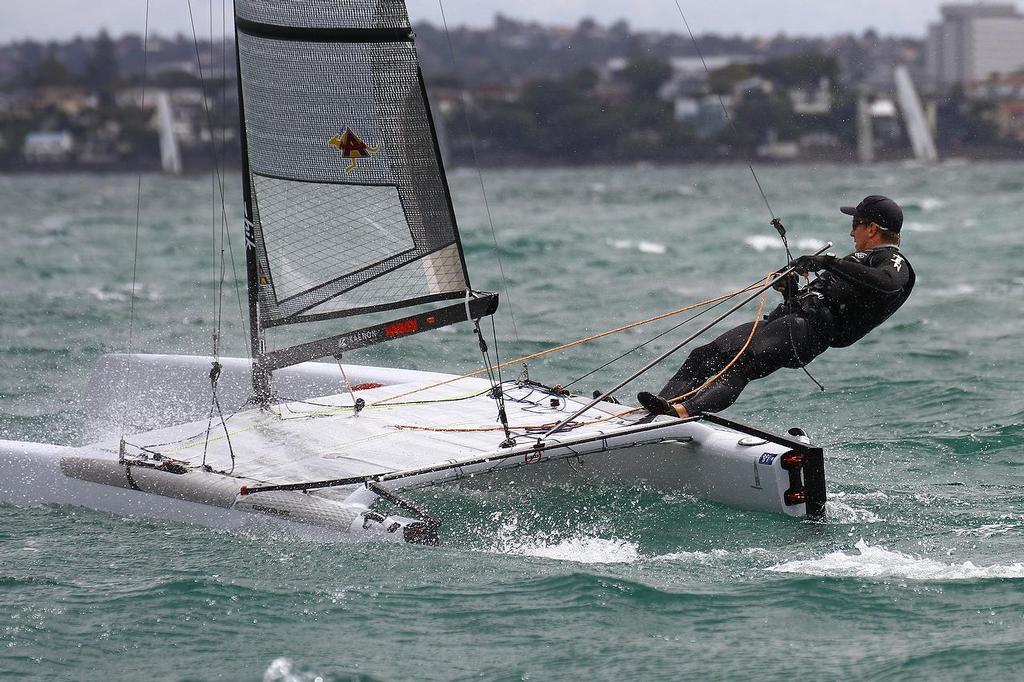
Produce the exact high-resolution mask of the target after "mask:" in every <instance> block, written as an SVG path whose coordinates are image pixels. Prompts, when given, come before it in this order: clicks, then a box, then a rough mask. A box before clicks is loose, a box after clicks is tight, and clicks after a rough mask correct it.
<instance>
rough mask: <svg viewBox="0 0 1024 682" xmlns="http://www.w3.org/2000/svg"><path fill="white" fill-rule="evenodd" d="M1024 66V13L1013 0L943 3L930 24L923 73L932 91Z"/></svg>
mask: <svg viewBox="0 0 1024 682" xmlns="http://www.w3.org/2000/svg"><path fill="white" fill-rule="evenodd" d="M1022 70H1024V15H1021V14H1020V12H1018V11H1017V8H1016V6H1015V5H1014V4H1012V3H1007V4H971V5H967V4H962V5H943V7H942V22H941V23H937V24H932V25H931V26H929V27H928V41H927V44H926V47H925V73H926V75H927V78H928V86H929V87H930V89H932V90H944V89H946V88H949V87H950V86H951V85H955V84H957V83H970V82H971V81H977V80H982V79H985V78H988V77H990V76H991V75H992V74H996V73H999V74H1007V73H1014V72H1017V71H1022Z"/></svg>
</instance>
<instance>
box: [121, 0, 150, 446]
mask: <svg viewBox="0 0 1024 682" xmlns="http://www.w3.org/2000/svg"><path fill="white" fill-rule="evenodd" d="M148 74H149V0H146V24H145V30H144V33H143V37H142V103H141V106H140V108H141V109H142V110H143V111H145V109H146V80H147V78H148ZM141 223H142V172H141V171H140V172H139V183H138V190H137V193H136V200H135V247H134V251H133V253H132V293H131V296H130V297H129V299H128V301H129V302H128V358H127V362H126V366H125V370H124V389H123V391H122V394H123V396H124V401H123V402H122V409H121V440H122V441H124V428H125V421H126V420H127V418H128V390H129V386H131V374H132V343H133V341H134V333H135V284H136V281H137V275H138V265H139V226H140V225H141Z"/></svg>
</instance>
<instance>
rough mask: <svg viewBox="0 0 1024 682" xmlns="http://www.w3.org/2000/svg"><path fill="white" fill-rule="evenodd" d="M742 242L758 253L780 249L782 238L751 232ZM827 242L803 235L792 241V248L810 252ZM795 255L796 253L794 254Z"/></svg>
mask: <svg viewBox="0 0 1024 682" xmlns="http://www.w3.org/2000/svg"><path fill="white" fill-rule="evenodd" d="M743 243H744V244H746V245H747V246H750V247H753V249H754V250H755V251H757V252H758V253H763V252H765V251H767V250H768V249H778V250H782V248H783V245H782V240H781V239H779V238H778V237H776V236H773V235H770V234H752V235H749V236H747V237H744V238H743ZM826 243H827V242H825V241H823V240H821V239H814V238H813V237H805V238H803V239H798V240H796V241H795V242H793V249H794V251H796V252H799V253H803V252H805V251H806V252H812V251H817V250H819V249H821V248H823V247H824V246H825V244H826ZM794 255H796V254H794Z"/></svg>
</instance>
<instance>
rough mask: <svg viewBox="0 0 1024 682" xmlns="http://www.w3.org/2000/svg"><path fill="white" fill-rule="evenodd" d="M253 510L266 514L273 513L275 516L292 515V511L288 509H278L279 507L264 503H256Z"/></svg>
mask: <svg viewBox="0 0 1024 682" xmlns="http://www.w3.org/2000/svg"><path fill="white" fill-rule="evenodd" d="M252 510H253V511H258V512H263V513H264V514H273V515H275V516H290V515H291V512H290V511H288V510H287V509H278V508H277V507H268V506H266V505H263V504H254V505H253V506H252Z"/></svg>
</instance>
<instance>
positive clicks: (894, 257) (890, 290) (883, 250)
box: [637, 195, 914, 417]
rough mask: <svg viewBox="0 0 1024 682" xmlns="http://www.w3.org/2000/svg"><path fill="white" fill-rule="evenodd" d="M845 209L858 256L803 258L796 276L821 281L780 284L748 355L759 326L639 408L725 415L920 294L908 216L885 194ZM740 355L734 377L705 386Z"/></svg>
mask: <svg viewBox="0 0 1024 682" xmlns="http://www.w3.org/2000/svg"><path fill="white" fill-rule="evenodd" d="M839 210H840V211H842V212H843V213H846V214H847V215H852V216H853V229H852V230H851V231H850V236H851V237H853V244H854V247H855V248H856V251H855V252H854V253H851V254H850V255H849V256H846V257H845V258H842V259H837V258H836V257H835V256H801V257H799V258H797V259H796V260H795V261H793V263H792V265H794V266H795V267H796V269H797V271H798V272H801V273H804V274H806V273H808V272H816V273H819V274H818V276H817V278H816V279H815V280H814V281H812V282H810V283H809V284H807V285H806V286H804V287H802V288H798V287H797V286H796V275H795V274H791V275H790V276H789V278H787V279H785V280H782V281H780V282H778V283H776V288H777V289H778V290H780V291H781V292H782V294H783V299H784V301H783V303H782V304H781V305H779V306H778V307H777V308H776V309H775V310H774V311H772V313H771V314H770V315H768V317H767V318H766V319H765V320H764V321H762V322H761V323H760V324H759V325H758V326H757V330H756V331H755V332H754V336H753V338H752V339H751V340H750V345H749V346H748V347H747V349H746V350H745V351H743V352H742V353H740V349H742V348H743V346H744V344H746V343H747V339H748V337H749V336H750V330H751V327H752V326H753V325H754V323H753V322H748V323H746V324H742V325H740V326H738V327H735V328H734V329H730V330H729V331H727V332H725V333H724V334H722V335H721V336H719V337H718V338H717V339H715V340H714V341H712V342H711V343H709V344H707V345H705V346H701V347H699V348H697V349H695V350H694V351H693V352H692V353H691V354H690V356H689V357H688V358H687V359H686V362H684V363H683V366H682V367H680V368H679V371H678V372H676V374H675V376H673V377H672V378H671V379H670V380H669V382H668V383H667V384H665V387H664V388H662V389H661V391H659V393H658V395H654V394H651V393H647V392H643V393H640V394H639V395H638V396H637V399H638V400H639V401H640V404H641V405H643V406H644V407H646V408H647V409H648V410H649V411H650V412H653V413H655V414H667V415H671V416H680V417H687V416H689V415H692V414H699V413H701V412H718V411H720V410H724V409H725V408H727V407H728V406H729V405H732V404H733V403H734V402H735V401H736V399H737V398H738V397H739V395H740V392H741V391H743V389H744V388H745V387H746V385H747V384H748V383H749V382H750V381H752V380H754V379H761V378H763V377H766V376H768V375H769V374H771V373H772V372H774V371H775V370H777V369H779V368H781V367H790V368H799V367H803V366H804V365H806V364H808V363H809V362H810V361H811V360H813V359H814V358H816V357H817V356H818V355H820V354H821V353H823V352H824V351H825V349H826V348H829V347H830V346H832V347H836V348H843V347H845V346H849V345H852V344H853V343H856V342H857V341H858V340H860V339H861V338H862V337H863V336H864V335H865V334H867V333H868V332H869V331H871V330H872V329H874V328H875V327H877V326H878V325H880V324H881V323H882V322H884V321H885V320H886V319H887V318H888V317H889V316H890V315H892V314H893V313H894V312H896V310H897V309H898V308H899V307H900V306H901V305H903V302H904V301H906V300H907V298H908V297H909V296H910V292H911V290H912V289H913V288H914V270H913V269H912V268H911V267H910V263H909V262H908V261H907V259H906V257H905V256H904V255H903V254H902V253H900V251H899V243H900V228H901V227H903V211H902V210H900V207H899V206H898V205H897V204H896V202H895V201H893V200H892V199H889V198H887V197H883V196H879V195H872V196H869V197H865V199H864V200H863V201H862V202H860V204H858V205H857V206H856V207H852V206H844V207H842V208H840V209H839ZM737 355H739V357H738V359H736V362H735V364H733V366H732V367H730V368H729V369H728V371H726V372H725V373H724V374H723V375H722V376H721V377H719V378H718V379H716V380H715V381H713V382H711V383H710V384H709V385H708V386H706V387H705V388H700V387H701V386H703V385H704V384H705V383H706V382H707V381H708V380H709V379H710V378H711V377H713V376H715V375H716V374H718V373H719V372H721V371H722V369H723V368H724V367H725V366H726V365H728V364H729V363H730V362H732V361H733V359H734V358H736V357H737ZM698 389H699V390H698ZM676 400H678V401H679V402H675V401H676Z"/></svg>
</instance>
